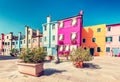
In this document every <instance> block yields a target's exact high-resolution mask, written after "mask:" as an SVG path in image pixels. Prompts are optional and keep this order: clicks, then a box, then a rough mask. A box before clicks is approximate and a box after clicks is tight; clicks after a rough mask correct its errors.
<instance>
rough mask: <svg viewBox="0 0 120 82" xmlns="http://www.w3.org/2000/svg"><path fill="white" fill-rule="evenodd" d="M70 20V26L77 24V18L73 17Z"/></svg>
mask: <svg viewBox="0 0 120 82" xmlns="http://www.w3.org/2000/svg"><path fill="white" fill-rule="evenodd" d="M71 22H72V26H75V25H76V24H77V19H76V18H73V19H72V21H71Z"/></svg>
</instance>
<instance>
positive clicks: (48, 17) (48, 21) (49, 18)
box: [47, 15, 51, 23]
mask: <svg viewBox="0 0 120 82" xmlns="http://www.w3.org/2000/svg"><path fill="white" fill-rule="evenodd" d="M50 21H51V16H50V15H49V16H47V23H50Z"/></svg>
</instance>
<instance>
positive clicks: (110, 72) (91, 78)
mask: <svg viewBox="0 0 120 82" xmlns="http://www.w3.org/2000/svg"><path fill="white" fill-rule="evenodd" d="M0 57H1V56H0ZM17 61H18V59H13V58H8V59H7V58H6V59H5V60H3V59H2V58H0V82H120V78H119V77H120V57H110V56H103V57H95V58H94V60H92V61H90V62H87V64H85V68H82V69H80V68H75V67H73V65H72V63H71V62H62V63H60V64H54V63H53V62H45V64H44V68H45V69H44V71H45V72H44V75H43V76H40V77H33V76H29V75H24V74H20V73H19V72H18V70H17V65H16V62H17ZM88 63H89V64H88Z"/></svg>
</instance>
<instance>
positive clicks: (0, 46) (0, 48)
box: [0, 33, 4, 55]
mask: <svg viewBox="0 0 120 82" xmlns="http://www.w3.org/2000/svg"><path fill="white" fill-rule="evenodd" d="M3 43H4V34H3V33H1V36H0V54H1V55H2V54H3V49H4V46H3Z"/></svg>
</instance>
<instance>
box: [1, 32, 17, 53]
mask: <svg viewBox="0 0 120 82" xmlns="http://www.w3.org/2000/svg"><path fill="white" fill-rule="evenodd" d="M17 39H18V37H17V36H15V35H13V32H10V33H9V34H1V40H2V41H1V42H2V43H1V54H2V55H10V53H11V52H10V50H11V49H13V48H15V47H16V40H17Z"/></svg>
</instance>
